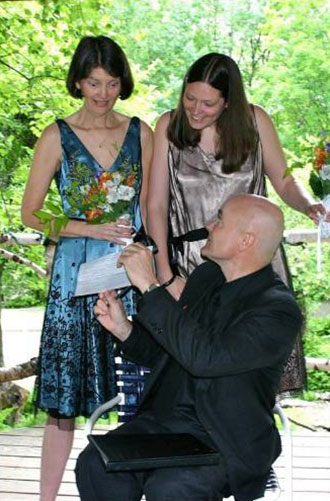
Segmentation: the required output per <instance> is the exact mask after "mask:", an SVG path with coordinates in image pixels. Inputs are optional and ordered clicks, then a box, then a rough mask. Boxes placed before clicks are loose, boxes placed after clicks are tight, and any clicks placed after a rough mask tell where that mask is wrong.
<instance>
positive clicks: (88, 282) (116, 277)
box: [75, 252, 131, 296]
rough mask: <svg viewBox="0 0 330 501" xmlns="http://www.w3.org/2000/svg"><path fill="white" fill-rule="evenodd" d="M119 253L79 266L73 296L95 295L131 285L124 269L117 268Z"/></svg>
mask: <svg viewBox="0 0 330 501" xmlns="http://www.w3.org/2000/svg"><path fill="white" fill-rule="evenodd" d="M120 254H121V252H115V253H113V254H107V255H106V256H103V257H100V258H98V259H94V261H90V262H88V263H82V264H81V265H80V268H79V271H78V277H77V284H76V290H75V296H86V295H89V294H97V293H99V292H103V291H105V290H108V289H121V288H122V287H127V286H128V285H131V283H130V281H129V280H128V277H127V274H126V271H125V268H124V267H123V266H121V267H120V268H117V261H118V258H119V256H120Z"/></svg>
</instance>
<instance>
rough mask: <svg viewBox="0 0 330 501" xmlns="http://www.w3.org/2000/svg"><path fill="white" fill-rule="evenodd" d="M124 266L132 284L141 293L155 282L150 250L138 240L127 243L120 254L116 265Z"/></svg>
mask: <svg viewBox="0 0 330 501" xmlns="http://www.w3.org/2000/svg"><path fill="white" fill-rule="evenodd" d="M120 265H123V266H124V267H125V270H126V273H127V275H128V278H129V279H130V281H131V283H132V285H134V286H135V287H137V288H138V289H139V290H140V291H141V292H142V294H143V293H144V292H145V291H146V290H147V289H148V287H149V286H150V285H151V284H152V283H157V278H156V275H155V273H154V268H153V257H152V252H151V251H150V250H149V249H148V248H147V247H146V246H145V245H143V244H141V243H140V242H137V243H134V244H131V245H128V246H127V247H126V248H125V249H124V250H123V252H122V253H121V255H120V258H119V259H118V264H117V266H120Z"/></svg>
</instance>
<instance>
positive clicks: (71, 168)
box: [36, 117, 142, 417]
mask: <svg viewBox="0 0 330 501" xmlns="http://www.w3.org/2000/svg"><path fill="white" fill-rule="evenodd" d="M57 124H58V127H59V130H60V135H61V144H62V162H61V168H60V170H59V172H58V173H57V175H56V183H57V187H58V189H59V192H60V195H61V198H62V205H63V209H64V212H65V214H66V215H68V216H69V217H70V218H74V219H78V220H86V218H87V219H88V218H89V216H95V213H93V210H92V209H93V208H91V206H90V205H91V203H93V201H95V200H96V199H100V198H101V199H102V196H103V197H104V190H103V192H102V190H99V187H100V186H102V183H101V181H102V180H103V181H104V180H105V181H107V180H109V177H111V176H113V178H114V179H117V184H118V180H120V184H121V185H123V190H124V191H125V190H126V189H128V188H127V186H129V189H131V190H132V189H133V190H134V193H135V194H134V196H132V197H131V199H130V200H129V202H126V203H124V204H123V211H124V212H125V213H128V214H129V215H130V217H131V220H132V224H133V225H134V227H135V228H136V229H139V228H140V226H141V216H140V209H139V194H140V187H141V179H142V172H141V145H140V120H139V119H138V118H137V117H133V118H132V119H131V121H130V124H129V127H128V130H127V133H126V136H125V139H124V143H123V145H122V147H121V150H120V151H119V153H118V156H117V158H116V161H115V162H114V164H113V165H112V166H111V168H110V169H109V170H108V171H105V170H103V169H102V167H101V166H100V165H99V163H98V162H97V161H96V160H95V158H94V157H93V156H92V155H91V154H90V153H89V151H88V150H87V149H86V147H85V146H84V144H83V143H82V142H81V141H80V139H79V138H78V136H77V135H76V134H75V132H74V131H73V130H72V129H71V128H70V126H69V125H68V124H67V123H66V122H65V121H64V120H58V121H57ZM119 174H120V176H119ZM103 186H104V183H103ZM98 190H99V191H98ZM95 196H96V198H95ZM95 209H97V207H95ZM101 212H102V210H101V211H100V210H98V212H96V216H99V215H100V213H101ZM92 213H93V214H92ZM121 249H122V246H120V245H116V244H113V243H109V242H108V241H105V240H95V239H92V238H85V237H74V238H68V237H61V238H60V239H59V241H58V244H57V248H56V253H55V257H54V264H53V269H52V275H51V280H50V288H49V294H48V300H47V306H46V311H45V318H44V324H43V330H42V336H41V346H40V354H39V368H38V377H37V384H36V405H37V407H39V408H42V409H47V410H48V411H49V413H50V414H51V415H53V416H59V417H73V416H86V417H87V416H90V415H91V413H92V412H93V411H94V410H95V408H96V407H98V406H99V405H101V404H102V403H104V402H105V401H106V400H109V399H110V398H112V397H113V396H114V395H116V394H117V392H118V389H117V388H116V373H115V354H114V344H113V343H114V339H113V338H112V336H111V335H109V333H108V332H107V331H105V330H104V329H103V328H102V327H101V325H100V324H99V322H98V321H97V319H96V318H95V315H94V312H93V308H94V305H95V302H96V299H97V296H95V295H93V296H84V297H75V296H74V290H75V286H76V278H77V273H78V270H79V266H80V264H81V263H84V262H86V261H91V260H94V259H97V258H99V257H101V256H104V255H106V254H109V253H113V252H118V251H119V250H121ZM124 305H125V309H126V313H127V314H128V315H131V314H133V313H135V311H136V309H135V294H134V292H133V291H131V292H129V293H128V294H127V295H126V296H125V297H124ZM140 387H141V385H139V388H140ZM137 399H138V395H131V401H132V403H133V404H136V403H137Z"/></svg>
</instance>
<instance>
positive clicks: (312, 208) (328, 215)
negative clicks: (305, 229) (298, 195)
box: [306, 202, 330, 224]
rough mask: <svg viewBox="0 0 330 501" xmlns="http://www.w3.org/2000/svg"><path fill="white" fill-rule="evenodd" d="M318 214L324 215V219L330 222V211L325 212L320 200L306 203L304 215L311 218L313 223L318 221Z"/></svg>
mask: <svg viewBox="0 0 330 501" xmlns="http://www.w3.org/2000/svg"><path fill="white" fill-rule="evenodd" d="M320 215H322V216H325V221H327V222H330V212H326V210H325V208H324V206H323V205H322V204H321V203H320V202H319V203H316V202H315V203H311V204H309V205H308V207H307V210H306V216H308V217H309V218H310V219H312V221H314V223H315V224H318V223H319V217H320Z"/></svg>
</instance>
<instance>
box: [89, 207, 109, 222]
mask: <svg viewBox="0 0 330 501" xmlns="http://www.w3.org/2000/svg"><path fill="white" fill-rule="evenodd" d="M103 212H104V211H103V210H102V209H93V210H86V212H85V214H86V216H87V221H92V220H93V219H95V218H96V217H98V216H102V214H103Z"/></svg>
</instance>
